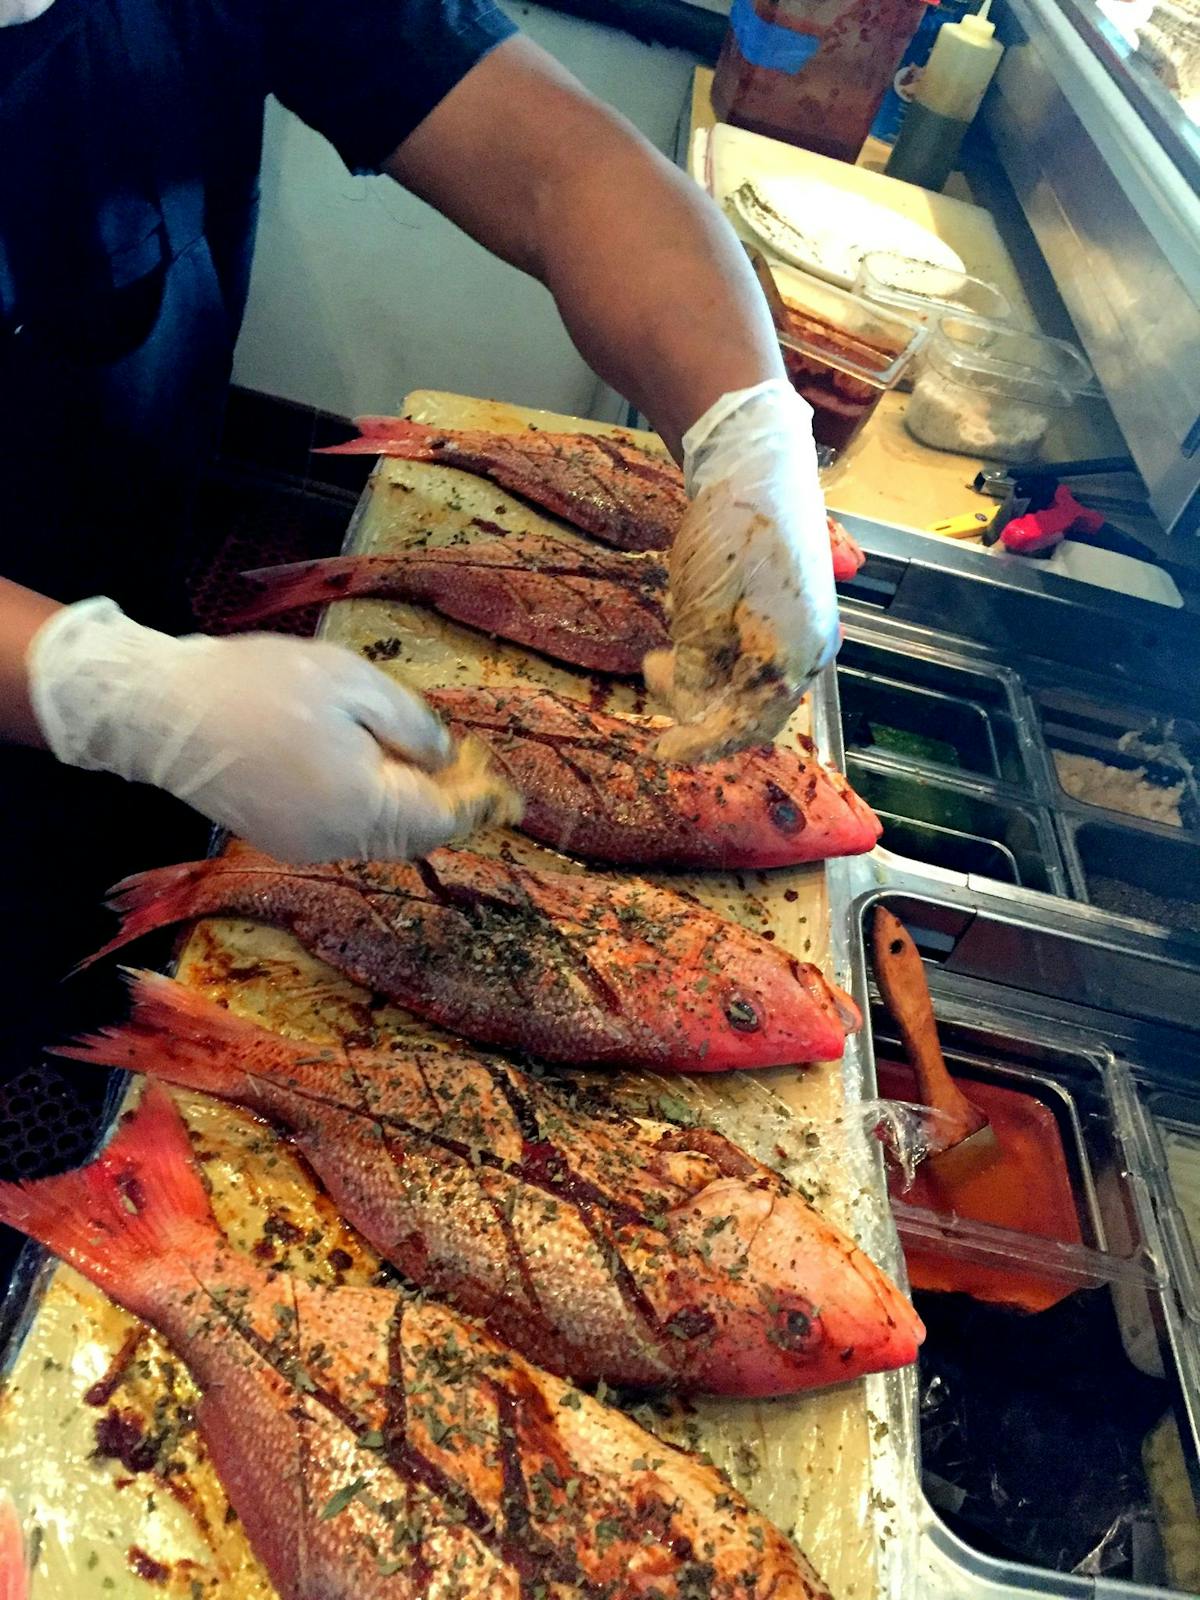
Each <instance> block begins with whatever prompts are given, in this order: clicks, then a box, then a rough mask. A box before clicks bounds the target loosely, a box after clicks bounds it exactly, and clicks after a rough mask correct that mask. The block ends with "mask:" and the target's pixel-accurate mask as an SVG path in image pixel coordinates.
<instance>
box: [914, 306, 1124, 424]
mask: <svg viewBox="0 0 1200 1600" xmlns="http://www.w3.org/2000/svg"><path fill="white" fill-rule="evenodd" d="M925 362H926V364H927V365H928V366H930V367H932V368H933V369H934V371H935V372H938V373H940V374H941V376H942V377H944V378H947V379H949V380H950V381H951V382H958V383H961V384H963V385H965V386H966V387H968V388H970V389H973V390H975V391H976V392H978V393H982V394H991V395H997V396H999V397H1000V398H1002V399H1005V400H1024V401H1027V402H1029V403H1031V404H1033V405H1038V406H1050V407H1056V408H1058V407H1066V406H1069V405H1071V403H1072V402H1073V401H1074V400H1075V399H1076V398H1077V397H1078V396H1079V395H1081V394H1086V393H1092V394H1095V393H1098V391H1097V390H1096V387H1095V380H1094V377H1093V374H1092V369H1091V367H1090V366H1089V365H1088V363H1087V361H1086V360H1085V359H1084V357H1083V355H1082V354H1081V353H1080V352H1079V351H1078V350H1077V349H1076V348H1075V346H1074V345H1073V344H1068V343H1067V342H1066V341H1065V340H1064V339H1050V338H1047V337H1046V335H1045V334H1041V333H1029V332H1027V331H1026V330H1025V329H1023V328H1013V327H1009V326H1007V325H1006V324H1004V323H1002V322H996V321H993V320H992V319H990V318H987V317H974V316H967V315H965V314H963V315H960V314H955V315H953V316H943V317H942V318H940V319H939V320H938V321H937V322H936V324H934V325H933V326H932V327H931V330H930V336H929V341H928V343H927V344H926V346H925Z"/></svg>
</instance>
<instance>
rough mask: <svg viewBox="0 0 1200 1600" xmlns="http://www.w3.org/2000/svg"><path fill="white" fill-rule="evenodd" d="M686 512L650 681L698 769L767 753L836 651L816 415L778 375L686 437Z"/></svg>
mask: <svg viewBox="0 0 1200 1600" xmlns="http://www.w3.org/2000/svg"><path fill="white" fill-rule="evenodd" d="M683 450H684V468H683V470H684V479H685V482H686V484H687V490H688V494H689V495H690V496H691V498H692V504H691V506H690V507H689V508H688V511H687V515H686V516H685V517H684V519H683V524H682V526H681V527H680V530H679V532H678V533H677V534H676V536H675V543H674V545H673V546H672V548H671V556H670V597H671V639H672V643H673V646H674V648H673V649H671V650H663V651H654V652H652V653H651V654H650V655H648V656H647V657H646V661H645V674H646V683H647V685H648V686H649V688H650V690H651V692H652V693H653V694H655V695H656V696H657V697H658V698H659V699H660V700H662V701H663V702H664V703H665V704H666V706H667V708H668V709H669V711H670V712H671V714H672V716H674V717H675V718H676V719H677V725H676V726H675V727H673V728H671V729H669V730H668V731H667V732H666V733H665V734H664V735H663V736H662V738H661V739H660V740H659V742H658V746H657V748H658V752H659V754H660V755H662V756H664V757H665V758H666V759H668V760H674V761H695V760H697V759H699V758H700V757H701V756H705V755H713V756H716V755H721V754H728V753H729V752H730V751H733V750H740V749H743V748H745V747H746V746H748V745H754V744H765V743H767V742H769V741H770V740H771V739H773V738H774V737H775V735H776V734H777V733H778V732H779V731H780V730H781V729H782V728H783V726H784V724H785V723H786V722H787V720H788V718H789V717H790V716H791V714H792V712H793V711H794V710H795V709H796V707H797V705H798V704H799V703H800V699H801V696H802V695H803V693H804V690H805V688H806V687H807V685H808V683H809V682H810V680H811V679H812V678H813V677H814V675H815V674H816V673H817V672H819V671H820V670H821V668H822V667H824V666H826V665H827V664H828V663H829V662H830V661H832V659H833V657H834V655H835V654H836V652H837V646H838V616H837V597H836V595H835V593H834V587H833V561H832V557H831V556H830V551H829V533H828V529H827V526H826V520H825V504H824V500H823V497H822V494H821V486H820V483H819V481H818V478H817V455H816V446H815V444H814V442H813V435H812V408H811V406H809V405H808V403H807V402H806V401H804V400H802V399H801V398H800V396H799V395H798V394H797V393H796V391H795V390H794V389H793V388H792V386H791V384H790V383H788V382H787V380H786V379H784V378H778V379H772V380H771V381H769V382H767V383H760V384H758V385H757V386H756V387H755V388H753V389H739V390H737V391H736V392H735V393H733V394H727V395H724V396H723V397H722V398H721V399H720V400H718V401H717V403H716V404H715V405H714V406H711V407H710V408H709V410H708V411H706V412H705V413H704V415H703V416H702V417H701V418H700V420H699V421H698V422H697V423H696V424H695V425H694V426H693V427H691V428H689V429H688V431H687V433H685V434H684V436H683Z"/></svg>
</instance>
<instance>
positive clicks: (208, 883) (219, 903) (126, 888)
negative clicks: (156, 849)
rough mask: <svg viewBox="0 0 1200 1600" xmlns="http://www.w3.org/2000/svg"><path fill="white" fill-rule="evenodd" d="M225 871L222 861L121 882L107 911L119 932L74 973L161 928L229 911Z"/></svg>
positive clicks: (187, 864)
mask: <svg viewBox="0 0 1200 1600" xmlns="http://www.w3.org/2000/svg"><path fill="white" fill-rule="evenodd" d="M227 871H228V868H227V866H226V863H225V862H223V861H222V860H220V859H215V860H212V861H183V862H180V863H179V864H178V865H177V866H171V867H153V868H151V870H150V871H149V872H137V873H134V875H133V877H131V878H124V879H122V881H121V882H120V883H118V884H116V885H115V886H114V887H113V889H112V890H111V891H110V892H109V897H108V907H109V909H110V910H111V911H115V912H116V913H117V915H118V916H119V917H120V919H121V926H120V929H119V930H118V932H117V933H116V935H115V936H114V937H113V938H111V939H110V940H109V941H108V943H107V944H106V945H103V946H102V947H101V948H100V949H99V950H97V951H96V953H95V955H92V956H88V957H87V958H86V959H85V960H84V961H81V962H80V964H79V967H78V968H77V969H76V970H77V971H82V969H83V968H84V967H90V966H92V964H93V963H94V962H97V961H99V960H100V959H101V958H102V957H104V956H107V955H111V954H112V952H113V951H114V950H120V949H121V947H122V946H123V945H127V944H132V943H133V941H134V940H135V939H140V938H141V937H142V935H143V934H146V933H153V932H154V931H155V929H157V928H167V927H170V925H171V923H173V922H187V921H189V920H190V919H191V918H192V917H203V916H206V915H208V914H210V913H212V912H216V911H222V910H226V909H228V902H227V898H226V896H225V894H224V892H223V887H222V883H221V880H222V878H223V877H224V876H225V875H226V873H227Z"/></svg>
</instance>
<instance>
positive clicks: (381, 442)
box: [314, 417, 445, 461]
mask: <svg viewBox="0 0 1200 1600" xmlns="http://www.w3.org/2000/svg"><path fill="white" fill-rule="evenodd" d="M354 425H355V427H356V428H357V429H358V436H357V438H354V439H347V440H345V441H344V442H343V443H342V444H327V445H325V446H324V447H323V448H322V449H320V450H317V451H316V452H314V453H315V454H316V455H320V456H400V457H402V458H403V459H404V460H406V461H431V460H433V459H434V457H435V456H436V454H437V452H436V451H434V450H433V449H432V448H431V441H432V440H434V439H440V438H444V437H445V435H444V434H441V433H439V432H438V430H437V429H436V428H431V427H429V426H427V424H425V423H424V422H408V421H406V420H405V418H404V417H355V419H354Z"/></svg>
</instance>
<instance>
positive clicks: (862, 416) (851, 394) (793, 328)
mask: <svg viewBox="0 0 1200 1600" xmlns="http://www.w3.org/2000/svg"><path fill="white" fill-rule="evenodd" d="M780 332H781V333H783V334H784V336H785V337H787V336H789V335H790V336H791V337H792V338H795V339H802V340H803V341H804V343H805V344H806V345H808V346H809V347H810V349H808V350H790V349H788V347H787V346H786V345H784V346H783V347H782V349H783V365H784V370H785V371H786V373H787V375H788V377H789V378H790V379H791V383H792V387H793V388H794V389H795V391H796V393H797V394H799V395H800V396H801V397H802V398H803V399H805V400H807V401H808V403H809V405H810V406H811V407H812V408H813V435H814V437H815V438H816V441H817V443H818V444H823V445H828V446H829V448H830V449H832V450H836V451H837V452H838V454H839V455H840V454H841V453H842V452H843V451H844V450H846V449H848V448H849V446H850V445H851V444H852V443H853V442H854V440H855V439H856V438H857V437H858V435H859V434H860V433H861V431H862V429H863V428H864V427H865V426H866V423H867V421H868V420H869V418H870V417H871V415H872V413H873V412H874V410H875V407H876V406H877V405H878V404H879V402H880V399H881V398H882V397H883V394H884V390H883V388H881V387H879V386H877V385H876V384H873V383H868V382H866V381H865V379H862V378H856V377H854V376H853V375H852V374H851V373H848V372H840V371H839V370H838V368H837V367H834V366H830V365H829V364H828V363H827V362H824V361H822V360H821V358H820V355H819V353H818V352H820V351H822V350H825V351H828V352H829V354H830V356H831V357H833V358H834V359H835V360H841V361H852V362H853V363H854V364H855V365H856V366H859V367H864V368H866V369H867V371H874V372H880V373H882V372H886V371H887V369H888V368H889V367H890V366H891V365H892V363H893V362H894V361H895V359H896V355H897V352H896V351H895V350H887V349H885V348H884V347H883V346H881V345H875V344H870V343H868V342H867V341H866V340H865V339H859V338H856V337H855V336H854V335H853V334H849V333H846V332H845V331H844V330H843V329H841V328H837V327H835V326H834V324H833V323H831V322H826V321H824V320H823V319H822V318H820V317H814V316H811V315H810V314H808V313H807V312H802V311H798V310H796V308H795V307H793V306H787V307H786V308H785V321H784V326H783V327H782V328H781V329H780Z"/></svg>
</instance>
